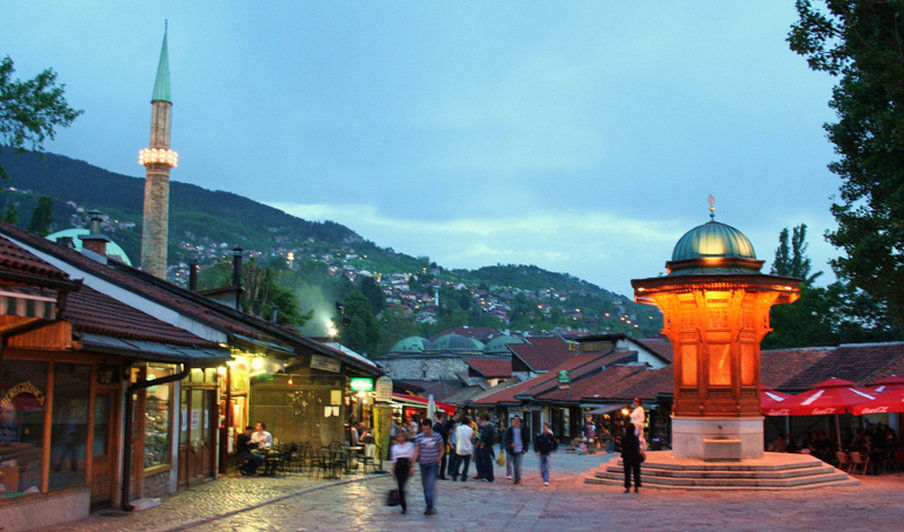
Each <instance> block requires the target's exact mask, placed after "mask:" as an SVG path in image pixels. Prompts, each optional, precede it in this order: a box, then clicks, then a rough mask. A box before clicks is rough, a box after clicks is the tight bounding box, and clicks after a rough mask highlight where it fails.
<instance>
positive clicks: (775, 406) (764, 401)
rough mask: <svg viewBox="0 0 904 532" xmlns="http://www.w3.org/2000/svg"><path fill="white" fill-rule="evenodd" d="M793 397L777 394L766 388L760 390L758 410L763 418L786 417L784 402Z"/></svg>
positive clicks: (782, 393)
mask: <svg viewBox="0 0 904 532" xmlns="http://www.w3.org/2000/svg"><path fill="white" fill-rule="evenodd" d="M792 397H794V396H793V395H791V394H790V393H784V392H777V391H775V390H773V389H772V388H769V387H767V386H762V387H761V388H760V408H762V409H763V415H764V416H787V415H788V413H787V412H786V411H785V409H784V405H785V401H787V400H788V399H790V398H792Z"/></svg>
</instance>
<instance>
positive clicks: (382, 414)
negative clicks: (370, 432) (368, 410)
mask: <svg viewBox="0 0 904 532" xmlns="http://www.w3.org/2000/svg"><path fill="white" fill-rule="evenodd" d="M373 415H374V417H373V423H374V443H375V444H376V446H377V453H376V458H377V459H379V460H389V444H390V441H389V439H390V438H389V433H390V431H391V430H392V407H390V406H382V405H376V406H374V409H373Z"/></svg>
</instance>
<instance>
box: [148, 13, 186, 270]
mask: <svg viewBox="0 0 904 532" xmlns="http://www.w3.org/2000/svg"><path fill="white" fill-rule="evenodd" d="M166 33H167V32H166V30H165V29H164V32H163V46H162V48H161V49H160V63H159V64H158V65H157V81H156V83H154V94H153V96H151V143H150V147H149V148H147V149H143V150H139V152H138V163H139V164H142V165H144V166H145V168H147V180H146V181H145V185H144V219H143V225H142V229H141V269H142V270H144V271H146V272H148V273H150V274H152V275H154V276H156V277H160V278H161V279H164V278H166V245H167V231H168V230H169V173H170V168H172V167H174V166H176V162H177V160H178V157H179V156H178V154H177V153H176V152H174V151H172V150H171V149H169V147H170V129H171V125H172V124H171V120H172V113H173V101H172V99H171V97H170V74H169V54H168V53H167V47H166Z"/></svg>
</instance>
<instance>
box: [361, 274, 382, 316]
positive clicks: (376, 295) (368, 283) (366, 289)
mask: <svg viewBox="0 0 904 532" xmlns="http://www.w3.org/2000/svg"><path fill="white" fill-rule="evenodd" d="M358 289H359V290H361V293H362V294H364V297H366V298H367V301H368V302H369V303H370V308H371V309H373V312H374V314H379V313H380V312H383V309H385V308H386V294H384V293H383V289H382V288H380V285H378V284H377V282H376V281H374V278H373V277H371V276H369V275H366V276H364V278H363V279H361V283H360V284H359V286H358Z"/></svg>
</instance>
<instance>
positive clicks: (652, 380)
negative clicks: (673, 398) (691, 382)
mask: <svg viewBox="0 0 904 532" xmlns="http://www.w3.org/2000/svg"><path fill="white" fill-rule="evenodd" d="M674 377H675V372H674V368H673V366H672V365H668V366H665V367H662V368H659V369H648V370H646V371H641V372H640V373H636V374H634V375H631V376H630V377H628V378H627V379H625V380H624V381H623V382H621V383H620V384H619V385H618V386H616V387H615V388H613V390H612V391H611V392H610V394H611V398H613V399H618V400H623V401H630V400H632V399H634V398H635V397H640V398H641V399H643V400H644V401H646V402H654V401H655V400H656V398H657V397H658V396H659V395H671V394H672V393H674V382H675V379H674Z"/></svg>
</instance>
